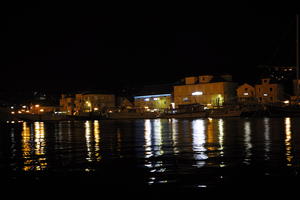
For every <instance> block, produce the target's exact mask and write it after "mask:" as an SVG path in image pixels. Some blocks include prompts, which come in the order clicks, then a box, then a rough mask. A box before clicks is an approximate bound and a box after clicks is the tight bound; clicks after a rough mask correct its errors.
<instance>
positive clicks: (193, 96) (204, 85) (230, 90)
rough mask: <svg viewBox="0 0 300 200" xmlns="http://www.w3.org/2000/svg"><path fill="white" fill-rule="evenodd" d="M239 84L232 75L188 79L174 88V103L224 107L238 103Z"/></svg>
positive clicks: (176, 104) (177, 104)
mask: <svg viewBox="0 0 300 200" xmlns="http://www.w3.org/2000/svg"><path fill="white" fill-rule="evenodd" d="M236 89H237V83H235V82H232V76H231V75H222V76H212V75H204V76H193V77H186V78H185V83H184V84H183V85H176V86H174V103H175V106H176V107H180V106H182V105H194V104H201V105H205V106H208V107H210V106H222V105H224V104H229V103H233V102H235V101H236Z"/></svg>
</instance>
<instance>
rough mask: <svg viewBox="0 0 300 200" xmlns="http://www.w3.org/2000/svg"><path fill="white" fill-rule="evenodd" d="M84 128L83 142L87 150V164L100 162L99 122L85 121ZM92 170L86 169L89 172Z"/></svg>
mask: <svg viewBox="0 0 300 200" xmlns="http://www.w3.org/2000/svg"><path fill="white" fill-rule="evenodd" d="M84 127H85V140H86V148H87V157H86V160H87V161H88V162H99V161H100V160H101V154H100V125H99V121H98V120H95V121H93V122H91V121H86V122H85V123H84ZM91 170H93V169H90V168H89V169H86V171H91Z"/></svg>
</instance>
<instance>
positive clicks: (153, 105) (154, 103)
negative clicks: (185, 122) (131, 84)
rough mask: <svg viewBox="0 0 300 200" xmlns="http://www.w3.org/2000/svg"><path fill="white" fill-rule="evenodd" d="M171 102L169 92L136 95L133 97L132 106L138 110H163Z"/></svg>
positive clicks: (168, 106)
mask: <svg viewBox="0 0 300 200" xmlns="http://www.w3.org/2000/svg"><path fill="white" fill-rule="evenodd" d="M171 103H172V97H171V94H167V95H147V96H136V97H135V98H134V106H135V108H136V109H138V110H139V111H163V110H164V109H168V108H170V105H171Z"/></svg>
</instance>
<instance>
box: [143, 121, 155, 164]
mask: <svg viewBox="0 0 300 200" xmlns="http://www.w3.org/2000/svg"><path fill="white" fill-rule="evenodd" d="M144 127H145V129H144V137H145V158H150V157H152V156H153V154H152V141H151V131H152V128H151V121H150V119H146V120H145V122H144Z"/></svg>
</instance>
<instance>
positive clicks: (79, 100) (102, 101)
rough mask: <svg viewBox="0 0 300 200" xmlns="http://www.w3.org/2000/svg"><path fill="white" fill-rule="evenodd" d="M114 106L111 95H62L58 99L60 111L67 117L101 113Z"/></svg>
mask: <svg viewBox="0 0 300 200" xmlns="http://www.w3.org/2000/svg"><path fill="white" fill-rule="evenodd" d="M115 106H116V104H115V95H113V94H96V93H82V94H75V95H73V96H72V95H62V97H61V99H60V107H61V111H62V112H64V113H66V114H69V115H74V114H79V113H87V112H102V111H107V109H110V108H114V107H115Z"/></svg>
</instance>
